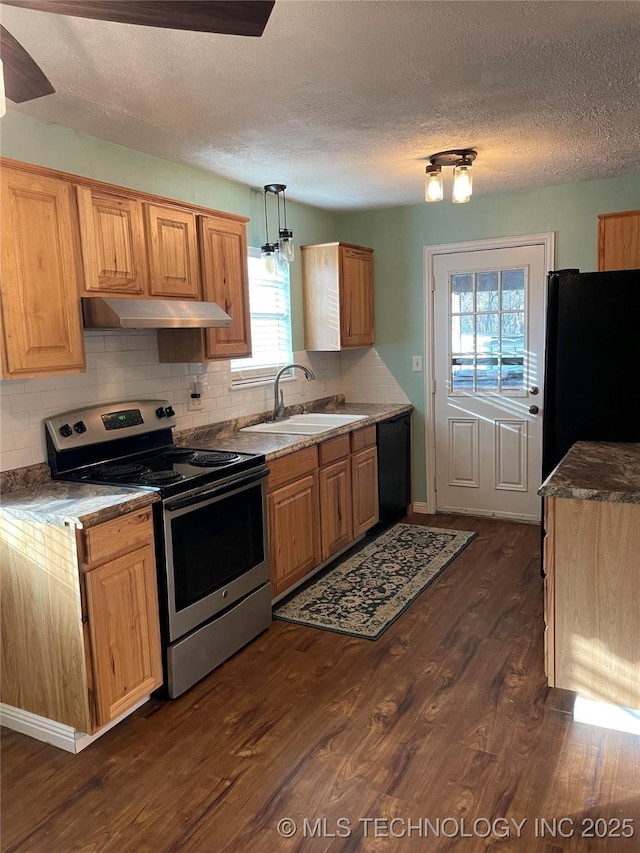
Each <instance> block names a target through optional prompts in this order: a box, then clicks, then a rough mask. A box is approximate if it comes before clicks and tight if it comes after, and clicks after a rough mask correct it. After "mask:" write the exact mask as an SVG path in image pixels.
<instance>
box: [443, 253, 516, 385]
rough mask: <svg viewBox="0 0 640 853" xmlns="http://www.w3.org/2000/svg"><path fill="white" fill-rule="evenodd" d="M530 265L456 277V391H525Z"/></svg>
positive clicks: (452, 338)
mask: <svg viewBox="0 0 640 853" xmlns="http://www.w3.org/2000/svg"><path fill="white" fill-rule="evenodd" d="M526 291H527V270H526V269H524V268H519V269H503V270H495V271H487V272H476V273H459V274H455V275H452V276H451V311H450V328H449V335H450V337H449V352H450V353H451V392H452V393H453V394H456V393H463V394H469V393H482V392H485V391H494V392H496V391H498V392H500V393H502V394H512V395H519V394H522V393H524V362H525V354H526Z"/></svg>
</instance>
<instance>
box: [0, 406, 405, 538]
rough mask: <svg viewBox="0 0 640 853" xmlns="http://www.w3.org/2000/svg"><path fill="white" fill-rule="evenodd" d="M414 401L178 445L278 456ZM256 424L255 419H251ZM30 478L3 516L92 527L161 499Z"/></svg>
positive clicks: (197, 433)
mask: <svg viewBox="0 0 640 853" xmlns="http://www.w3.org/2000/svg"><path fill="white" fill-rule="evenodd" d="M412 410H413V406H411V405H398V404H394V405H382V404H376V403H357V404H356V403H351V404H345V405H336V406H334V407H331V409H329V408H323V411H333V412H339V413H341V414H354V415H367V419H366V420H361V421H358V422H357V424H347V425H346V426H341V427H337V428H336V429H332V430H330V431H327V432H324V433H322V434H320V435H312V436H307V435H303V436H300V435H270V434H268V433H256V432H253V433H252V432H243V433H241V432H238V431H237V429H236V426H237V423H236V422H228V423H227V424H226V425H223V424H220V423H217V424H211V425H209V426H204V427H198V428H195V429H191V430H186V431H184V432H182V433H181V434H180V435H179V436H176V439H179V440H176V443H178V444H181V445H186V444H189V445H191V446H194V447H198V448H200V449H202V450H208V449H214V448H215V449H216V450H235V451H243V452H245V453H264V454H265V455H266V457H267V459H268V460H269V459H276V458H277V457H278V456H284V455H286V454H287V453H292V452H293V451H295V450H301V449H303V448H305V447H312V446H313V445H314V444H319V443H320V442H321V441H326V440H327V439H328V438H334V437H335V436H337V435H344V434H345V433H348V432H351V431H352V430H353V429H361V428H362V427H366V426H370V425H371V424H375V423H377V422H378V421H382V420H386V419H387V418H391V417H394V416H395V415H400V414H403V413H405V412H411V411H412ZM252 422H253V421H252ZM37 473H38V474H39V476H38V477H35V476H34V477H33V478H32V480H31V481H29V479H28V478H27V480H26V483H27V484H26V487H25V488H21V489H17V490H15V491H9V492H5V493H3V495H2V506H1V507H0V517H2V516H4V517H5V518H15V519H22V520H25V521H35V522H41V523H44V524H56V525H66V524H68V525H72V526H75V527H92V526H93V525H95V524H101V523H102V522H104V521H110V520H111V519H112V518H117V517H118V516H119V515H124V514H125V513H127V512H133V511H134V510H137V509H141V508H142V507H145V506H149V505H150V504H152V503H155V502H156V501H158V500H159V499H160V498H159V496H158V493H157V492H156V491H154V490H152V489H142V488H129V487H126V486H99V485H91V484H89V483H70V482H64V481H62V480H50V479H49V480H43V479H42V476H41V473H42V472H40V471H39V472H37Z"/></svg>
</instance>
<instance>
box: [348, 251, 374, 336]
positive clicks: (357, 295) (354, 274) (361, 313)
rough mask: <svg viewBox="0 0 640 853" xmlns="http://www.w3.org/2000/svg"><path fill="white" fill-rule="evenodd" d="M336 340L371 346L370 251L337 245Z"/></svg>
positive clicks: (371, 273)
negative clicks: (337, 306)
mask: <svg viewBox="0 0 640 853" xmlns="http://www.w3.org/2000/svg"><path fill="white" fill-rule="evenodd" d="M340 264H341V276H340V277H341V284H342V286H341V288H340V343H341V345H342V347H343V348H346V347H363V346H372V345H373V251H371V250H370V249H366V250H362V249H352V248H351V247H349V246H346V247H345V246H341V247H340Z"/></svg>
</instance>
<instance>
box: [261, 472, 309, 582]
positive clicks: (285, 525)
mask: <svg viewBox="0 0 640 853" xmlns="http://www.w3.org/2000/svg"><path fill="white" fill-rule="evenodd" d="M267 503H268V514H269V541H270V560H271V585H272V589H273V594H274V595H279V594H280V593H281V592H283V591H284V590H285V589H287V588H288V587H289V586H291V585H292V584H293V583H295V582H296V581H297V580H300V578H302V577H304V576H305V575H306V574H307V573H308V572H310V571H311V570H312V569H314V568H315V567H316V566H317V565H318V564H319V563H320V512H319V510H320V506H319V495H318V474H317V472H314V473H313V474H308V475H307V476H306V477H303V478H302V479H300V480H298V481H296V482H294V483H291V484H289V485H288V486H283V487H282V488H279V489H276V490H275V491H273V492H271V493H270V494H269V495H268V497H267Z"/></svg>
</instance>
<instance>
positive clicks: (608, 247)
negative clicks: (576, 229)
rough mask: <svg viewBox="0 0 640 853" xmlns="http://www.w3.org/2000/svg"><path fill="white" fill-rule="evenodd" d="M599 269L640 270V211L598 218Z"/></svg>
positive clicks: (605, 214) (607, 214)
mask: <svg viewBox="0 0 640 853" xmlns="http://www.w3.org/2000/svg"><path fill="white" fill-rule="evenodd" d="M598 269H599V270H637V269H640V210H626V211H622V212H621V213H601V214H600V216H598Z"/></svg>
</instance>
